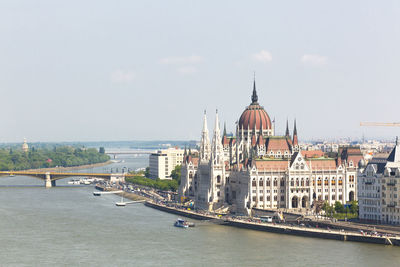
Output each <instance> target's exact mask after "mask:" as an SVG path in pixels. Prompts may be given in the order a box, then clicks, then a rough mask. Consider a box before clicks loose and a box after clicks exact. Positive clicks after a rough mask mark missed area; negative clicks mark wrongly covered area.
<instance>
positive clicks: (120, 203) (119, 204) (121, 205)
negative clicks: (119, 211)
mask: <svg viewBox="0 0 400 267" xmlns="http://www.w3.org/2000/svg"><path fill="white" fill-rule="evenodd" d="M115 206H117V207H125V206H126V202H124V197H123V196H122V197H121V202H116V203H115Z"/></svg>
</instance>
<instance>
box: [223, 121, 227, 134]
mask: <svg viewBox="0 0 400 267" xmlns="http://www.w3.org/2000/svg"><path fill="white" fill-rule="evenodd" d="M223 136H226V122H224V134H223Z"/></svg>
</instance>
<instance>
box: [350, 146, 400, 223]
mask: <svg viewBox="0 0 400 267" xmlns="http://www.w3.org/2000/svg"><path fill="white" fill-rule="evenodd" d="M399 181H400V146H399V144H398V140H397V139H396V144H395V147H394V148H393V150H392V151H391V152H390V154H389V156H388V157H387V158H373V159H372V160H371V161H370V162H369V163H368V165H367V166H366V167H365V169H364V170H362V171H360V173H359V175H358V183H359V193H358V194H359V196H358V198H359V218H360V219H361V220H365V221H374V222H381V223H388V224H400V187H399V184H400V183H399Z"/></svg>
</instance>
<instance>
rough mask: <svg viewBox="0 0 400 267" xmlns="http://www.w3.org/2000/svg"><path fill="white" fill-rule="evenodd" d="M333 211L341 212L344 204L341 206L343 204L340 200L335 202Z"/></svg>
mask: <svg viewBox="0 0 400 267" xmlns="http://www.w3.org/2000/svg"><path fill="white" fill-rule="evenodd" d="M335 211H336V212H337V213H343V212H344V211H345V210H344V206H343V204H342V203H341V202H339V201H336V202H335Z"/></svg>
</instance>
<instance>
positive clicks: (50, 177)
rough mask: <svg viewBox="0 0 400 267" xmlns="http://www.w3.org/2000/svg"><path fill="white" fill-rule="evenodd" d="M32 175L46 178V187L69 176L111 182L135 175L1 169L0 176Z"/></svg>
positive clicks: (121, 180)
mask: <svg viewBox="0 0 400 267" xmlns="http://www.w3.org/2000/svg"><path fill="white" fill-rule="evenodd" d="M14 175H18V176H30V177H35V178H38V179H42V180H44V185H45V187H46V188H50V187H52V186H56V181H57V180H60V179H64V178H67V177H79V176H81V177H82V176H84V177H93V178H102V179H107V180H110V182H125V178H126V177H134V176H135V175H134V174H129V173H85V172H50V171H48V172H43V171H42V172H41V171H0V176H14Z"/></svg>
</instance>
